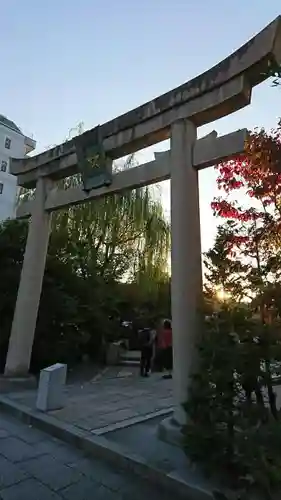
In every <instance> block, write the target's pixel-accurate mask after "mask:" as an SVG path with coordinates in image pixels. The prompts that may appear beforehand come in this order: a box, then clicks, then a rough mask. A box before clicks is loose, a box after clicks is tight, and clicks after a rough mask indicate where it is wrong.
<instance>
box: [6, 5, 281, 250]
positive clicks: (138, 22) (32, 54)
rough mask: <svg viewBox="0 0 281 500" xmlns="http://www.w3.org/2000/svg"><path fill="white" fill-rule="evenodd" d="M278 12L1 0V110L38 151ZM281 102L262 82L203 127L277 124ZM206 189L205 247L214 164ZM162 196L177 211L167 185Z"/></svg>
mask: <svg viewBox="0 0 281 500" xmlns="http://www.w3.org/2000/svg"><path fill="white" fill-rule="evenodd" d="M279 13H281V4H280V0H270V1H265V0H259V1H254V0H236V1H235V2H231V1H230V0H229V1H227V0H213V1H212V0H196V1H195V0H142V2H137V1H132V0H131V1H129V0H119V1H114V0H80V1H79V2H77V1H74V0H72V1H71V0H68V1H66V0H56V1H54V0H48V1H44V2H43V1H42V0H41V1H40V0H25V1H21V0H9V2H4V1H3V0H2V2H1V19H2V22H1V38H2V49H1V60H2V71H1V73H2V74H1V80H0V101H1V102H0V113H2V114H5V115H7V116H8V117H9V118H10V119H12V120H14V121H15V122H16V123H17V124H18V125H19V126H20V127H21V128H22V129H23V131H24V132H25V133H26V134H33V135H34V137H35V139H37V141H38V150H39V151H40V150H42V149H44V148H45V147H47V146H48V145H51V144H57V143H60V142H61V141H62V140H63V139H64V138H65V137H66V135H67V133H68V130H69V129H70V128H71V127H74V126H75V125H76V124H77V123H78V122H80V121H83V122H84V124H85V127H86V128H91V127H93V126H94V125H96V124H98V123H103V122H104V121H107V120H109V119H110V118H114V117H115V116H117V115H119V114H121V113H124V112H126V111H127V110H129V109H131V108H134V107H136V106H138V105H140V104H142V103H143V102H145V101H147V100H150V99H152V98H153V97H156V96H157V95H159V94H161V93H163V92H166V91H167V90H169V89H171V88H173V87H175V86H177V85H180V84H181V83H183V82H185V81H187V80H189V79H190V78H192V77H194V76H196V75H197V74H198V73H201V72H203V71H204V70H206V69H208V68H209V67H211V66H213V65H214V64H215V63H217V62H218V61H220V60H221V59H223V58H224V57H226V56H227V55H229V54H230V53H231V52H232V51H233V50H235V49H237V48H238V47H239V46H240V45H241V44H243V43H244V42H245V41H247V40H248V39H249V38H250V37H251V36H253V35H254V34H255V33H257V32H258V31H260V29H262V28H263V27H264V26H265V25H266V24H268V23H269V22H270V21H271V20H273V19H274V18H275V17H276V16H277V15H278V14H279ZM280 105H281V91H280V90H279V89H274V88H271V87H270V85H269V83H266V84H263V85H262V86H260V87H259V88H258V89H256V90H255V92H254V94H253V99H252V105H251V106H249V107H248V108H245V109H244V110H242V111H240V112H238V113H235V114H233V115H232V116H229V117H226V118H224V119H222V120H220V121H219V122H217V123H216V124H214V123H213V124H211V125H210V126H208V127H204V129H202V130H200V131H199V134H202V133H203V132H205V131H208V130H211V129H213V128H214V126H215V127H216V129H217V130H218V132H219V133H226V132H230V131H232V130H235V129H237V128H243V127H248V128H252V127H254V126H265V127H268V128H270V127H272V126H274V125H275V124H276V122H277V118H278V117H279V116H280V115H281V106H280ZM163 147H164V146H163ZM165 147H167V145H165ZM156 149H158V150H159V149H161V146H159V145H158V146H157V147H156ZM144 157H145V158H147V155H144ZM200 190H201V192H200V196H201V221H202V243H203V249H204V250H206V249H207V248H208V246H209V245H210V244H211V242H212V238H213V236H214V232H215V225H216V221H215V219H213V217H212V213H211V210H210V202H211V200H212V197H213V196H214V194H215V193H216V185H215V173H214V170H213V169H209V170H208V171H204V172H203V173H202V174H200ZM162 199H163V203H164V206H165V209H166V210H169V187H168V184H167V183H166V184H165V185H164V187H163V196H162Z"/></svg>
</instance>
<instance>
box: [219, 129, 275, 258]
mask: <svg viewBox="0 0 281 500" xmlns="http://www.w3.org/2000/svg"><path fill="white" fill-rule="evenodd" d="M216 168H217V171H218V177H217V184H218V187H219V189H220V190H222V191H224V194H225V195H224V196H220V197H217V198H215V199H214V200H213V202H212V203H211V208H212V209H213V212H214V215H216V216H218V217H222V218H225V219H227V220H228V221H229V220H232V221H234V222H236V223H237V224H238V223H240V226H239V230H238V229H237V227H238V226H237V224H236V231H233V235H232V238H231V240H232V249H233V246H234V245H235V246H236V247H240V248H241V246H242V245H246V244H249V243H251V242H253V241H254V239H255V238H256V237H257V234H260V233H261V230H260V228H261V227H264V226H265V225H267V226H268V227H269V226H270V225H271V229H272V228H273V229H274V231H275V232H276V231H279V230H280V229H281V122H279V124H278V126H277V128H276V129H274V130H271V131H270V132H266V131H265V130H264V129H261V130H255V131H254V132H251V133H250V135H249V138H248V141H247V143H246V147H245V153H244V154H243V155H240V156H239V157H237V158H235V159H233V160H230V161H228V162H225V163H221V164H219V165H218V166H217V167H216ZM235 191H237V192H239V193H241V194H243V195H244V197H245V196H246V198H247V200H248V202H249V201H250V200H252V201H251V205H252V206H250V208H245V207H243V206H240V205H239V204H238V202H237V201H233V200H232V198H233V193H234V192H235ZM245 224H246V226H247V228H246V226H245ZM250 227H251V228H252V229H250ZM253 227H254V228H255V230H253Z"/></svg>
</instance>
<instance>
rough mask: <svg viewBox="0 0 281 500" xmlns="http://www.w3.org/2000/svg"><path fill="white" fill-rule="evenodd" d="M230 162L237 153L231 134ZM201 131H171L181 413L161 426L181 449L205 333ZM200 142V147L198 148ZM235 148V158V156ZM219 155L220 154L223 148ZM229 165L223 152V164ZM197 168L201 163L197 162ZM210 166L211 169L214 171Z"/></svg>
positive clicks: (188, 126)
mask: <svg viewBox="0 0 281 500" xmlns="http://www.w3.org/2000/svg"><path fill="white" fill-rule="evenodd" d="M228 137H229V144H228V157H231V155H232V154H235V153H234V149H235V148H234V143H232V138H231V134H229V136H228ZM196 140H197V128H196V126H195V125H194V124H193V123H192V121H190V120H187V119H186V120H180V121H178V122H176V123H174V124H173V125H172V127H171V153H170V162H171V232H172V255H171V260H172V265H171V269H172V290H171V291H172V293H171V297H172V304H171V305H172V324H173V363H174V366H173V384H174V402H175V410H174V414H173V416H172V417H169V418H167V419H165V420H163V421H162V422H161V424H160V426H159V435H160V437H161V438H162V439H164V440H166V441H169V442H172V443H175V444H179V443H180V441H181V428H182V426H183V425H184V424H185V423H186V412H185V411H184V409H183V403H185V402H186V401H187V400H188V393H189V387H190V384H191V382H192V375H193V373H194V372H195V371H196V369H197V366H198V364H197V358H198V353H197V344H198V341H199V339H200V332H201V331H202V327H203V317H202V314H203V313H202V304H203V286H202V260H201V234H200V205H199V182H198V169H197V168H196V167H195V166H194V159H195V158H194V152H197V151H198V148H195V146H196ZM216 141H217V139H216V138H215V137H214V136H212V134H210V135H209V136H207V137H206V138H204V139H203V140H200V141H198V142H200V143H202V148H201V151H202V149H204V153H205V154H204V156H205V157H206V160H208V155H209V154H210V151H211V149H212V145H214V142H216ZM198 142H197V144H198ZM232 148H233V152H232ZM218 149H219V148H218ZM222 159H223V155H222V152H220V151H219V150H218V151H217V159H216V162H214V163H218V162H219V161H221V160H222ZM195 163H196V162H195ZM208 166H210V163H209V165H208Z"/></svg>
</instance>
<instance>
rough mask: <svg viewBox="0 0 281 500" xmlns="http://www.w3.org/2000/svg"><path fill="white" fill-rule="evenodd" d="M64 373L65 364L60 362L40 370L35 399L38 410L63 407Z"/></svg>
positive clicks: (65, 370) (65, 372) (65, 369)
mask: <svg viewBox="0 0 281 500" xmlns="http://www.w3.org/2000/svg"><path fill="white" fill-rule="evenodd" d="M66 374H67V366H66V365H64V364H61V363H56V364H55V365H52V366H49V367H48V368H45V369H44V370H41V373H40V380H39V386H38V392H37V401H36V408H37V409H38V410H41V411H50V410H57V409H59V408H62V407H63V395H64V393H63V389H64V386H65V381H66Z"/></svg>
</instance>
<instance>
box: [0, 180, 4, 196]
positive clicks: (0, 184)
mask: <svg viewBox="0 0 281 500" xmlns="http://www.w3.org/2000/svg"><path fill="white" fill-rule="evenodd" d="M3 187H4V184H3V182H0V194H2V193H3Z"/></svg>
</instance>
